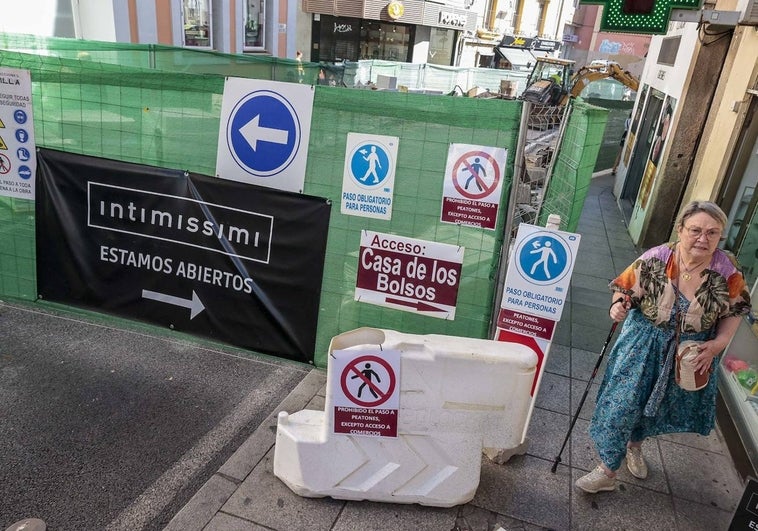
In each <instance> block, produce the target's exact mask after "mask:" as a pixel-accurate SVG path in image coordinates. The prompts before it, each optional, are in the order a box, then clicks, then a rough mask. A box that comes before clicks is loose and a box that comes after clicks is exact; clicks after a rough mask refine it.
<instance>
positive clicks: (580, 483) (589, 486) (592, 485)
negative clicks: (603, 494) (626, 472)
mask: <svg viewBox="0 0 758 531" xmlns="http://www.w3.org/2000/svg"><path fill="white" fill-rule="evenodd" d="M576 486H577V487H579V488H580V489H582V490H583V491H584V492H589V493H590V494H595V493H596V492H600V491H601V490H616V478H615V477H614V478H611V477H608V476H607V475H606V473H605V470H603V467H602V466H600V465H598V466H597V467H595V469H594V470H593V471H592V472H590V473H589V474H585V475H584V476H582V477H580V478H579V479H577V480H576Z"/></svg>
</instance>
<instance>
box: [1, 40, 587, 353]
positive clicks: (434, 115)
mask: <svg viewBox="0 0 758 531" xmlns="http://www.w3.org/2000/svg"><path fill="white" fill-rule="evenodd" d="M79 42H80V43H81V44H82V46H83V48H84V49H86V48H87V42H86V41H79ZM28 51H33V50H31V49H29V50H28ZM38 52H40V51H39V50H38ZM72 53H73V51H72ZM128 53H129V54H131V53H132V52H131V51H129V52H128ZM0 65H2V66H4V67H14V68H22V69H28V70H30V72H31V77H32V94H33V112H34V124H35V137H36V142H37V144H38V145H39V146H44V147H48V148H53V149H59V150H64V151H69V152H74V153H80V154H84V155H90V156H96V157H104V158H112V159H116V160H122V161H126V162H136V163H141V164H148V165H153V166H158V167H165V168H174V169H184V170H188V171H191V172H197V173H203V174H206V175H214V174H215V164H216V146H217V138H218V130H219V121H220V111H221V101H222V95H223V87H224V77H223V75H220V74H196V73H181V72H176V71H163V70H158V69H156V68H152V67H151V68H139V67H129V66H120V65H117V64H109V63H100V62H97V61H93V60H89V59H88V60H81V59H76V58H65V57H61V56H57V55H55V54H46V53H41V52H40V53H21V52H17V51H0ZM520 114H521V102H519V101H509V100H502V99H486V98H453V97H444V96H438V95H428V94H412V93H407V94H403V93H396V92H391V91H370V90H356V89H345V88H339V87H328V86H317V87H316V92H315V100H314V107H313V117H312V126H311V135H310V145H309V152H308V164H307V169H306V176H305V193H307V194H311V195H316V196H320V197H325V198H328V199H330V200H331V201H332V203H333V207H332V214H331V220H330V229H329V235H328V242H327V251H326V258H325V273H324V276H323V280H322V295H321V305H320V315H319V322H318V337H317V347H316V353H315V363H316V365H317V366H321V367H324V366H326V349H327V346H328V343H329V341H330V339H331V338H332V337H333V336H334V335H336V334H338V333H341V332H344V331H346V330H350V329H354V328H356V327H360V326H374V327H381V328H391V329H395V330H398V331H402V332H408V333H419V334H427V333H438V334H449V335H457V336H464V337H476V338H483V337H486V335H487V330H488V326H489V321H490V318H491V311H492V306H493V298H494V290H495V279H496V276H497V270H498V267H499V263H498V261H499V256H500V248H501V246H502V241H503V237H502V233H503V226H504V221H505V220H504V217H505V213H506V211H507V204H506V200H505V199H503V200H502V201H501V210H500V212H501V213H502V215H501V216H500V217H499V220H498V225H497V227H496V230H493V231H490V230H484V229H480V228H476V227H470V226H462V225H456V224H445V223H441V222H440V213H441V204H442V189H443V179H444V173H445V166H446V160H447V155H448V150H449V146H450V144H451V143H465V144H474V145H481V146H495V147H504V148H506V149H507V150H508V162H507V164H506V168H505V172H504V176H503V181H504V186H503V197H504V198H507V197H508V192H509V190H510V184H511V181H512V178H513V167H514V160H515V151H516V145H517V140H518V138H517V137H518V127H519V121H520ZM572 122H573V120H572ZM580 122H581V124H583V123H584V122H583V121H580ZM581 124H580V125H581ZM587 125H588V126H590V125H591V124H587ZM569 129H571V128H569ZM350 132H360V133H366V134H377V135H391V136H397V137H399V139H400V140H399V150H398V160H397V168H396V180H395V191H394V200H393V214H392V218H391V219H390V220H377V219H371V218H364V217H355V216H347V215H343V214H340V208H339V205H340V198H341V193H342V177H343V170H344V160H345V156H346V153H345V151H346V137H347V134H348V133H350ZM584 135H585V136H586V133H585V134H584ZM581 136H582V134H579V135H577V134H574V137H575V141H576V142H577V143H576V145H575V146H574V147H572V149H573V151H572V157H574V158H576V157H578V158H580V159H581V160H582V161H584V160H585V159H586V157H585V156H584V155H583V154H582V153H583V150H584V148H583V144H582V140H581V138H580V137H581ZM595 155H596V152H595ZM593 161H594V159H593ZM586 167H587V164H585V165H583V166H581V169H582V170H584V169H585V168H586ZM578 169H579V168H577V170H578ZM577 175H578V171H573V172H568V171H567V172H566V175H565V180H566V181H567V182H566V184H565V186H569V185H570V183H569V182H568V181H570V180H571V178H572V177H573V178H576V177H577ZM31 203H32V202H30V201H26V200H16V199H11V198H4V197H3V198H0V221H2V224H1V225H0V296H3V297H11V298H18V299H25V300H31V301H33V300H36V277H35V215H34V205H33V204H31ZM580 208H581V205H579V209H580ZM576 209H577V205H574V204H565V205H564V204H562V203H561V204H557V203H556V204H555V205H551V210H550V212H551V213H552V212H555V213H559V214H561V215H562V216H564V217H570V216H571V215H572V212H573V211H575V210H576ZM364 230H370V231H376V232H381V233H388V234H395V235H399V236H404V237H410V238H417V239H421V240H428V241H432V242H439V243H446V244H451V245H455V246H459V247H464V248H465V253H464V259H463V260H464V261H463V269H462V279H461V282H460V285H459V288H458V289H459V291H458V299H457V306H456V315H455V319H454V320H444V319H437V318H432V317H427V316H423V315H418V314H415V313H410V312H401V311H397V310H394V309H388V308H385V307H380V306H374V305H370V304H365V303H362V302H358V301H355V300H354V293H355V284H356V273H357V260H358V251H359V247H360V235H361V231H364ZM114 319H115V318H114Z"/></svg>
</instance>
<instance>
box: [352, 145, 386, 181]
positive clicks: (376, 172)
mask: <svg viewBox="0 0 758 531" xmlns="http://www.w3.org/2000/svg"><path fill="white" fill-rule="evenodd" d="M391 169H392V168H391V167H390V158H389V156H388V155H387V151H386V150H385V149H384V146H382V145H381V144H377V143H374V142H366V143H363V144H361V145H360V146H358V148H357V149H356V150H355V151H354V152H353V157H352V159H351V160H350V172H351V174H352V176H353V179H355V182H356V183H357V184H358V185H363V186H370V187H379V186H381V185H382V183H383V182H384V181H385V179H386V178H387V175H389V173H390V170H391Z"/></svg>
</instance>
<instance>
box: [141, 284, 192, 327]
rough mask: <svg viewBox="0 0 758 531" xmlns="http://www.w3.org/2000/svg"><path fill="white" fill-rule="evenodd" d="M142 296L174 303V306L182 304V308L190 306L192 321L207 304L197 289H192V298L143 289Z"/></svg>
mask: <svg viewBox="0 0 758 531" xmlns="http://www.w3.org/2000/svg"><path fill="white" fill-rule="evenodd" d="M142 298H143V299H152V300H154V301H158V302H165V303H166V304H173V305H174V306H180V307H182V308H189V309H190V321H191V320H192V319H194V318H195V317H196V316H197V314H199V313H200V312H202V311H203V310H205V306H204V305H203V302H202V301H201V300H200V297H198V296H197V293H195V290H192V299H182V298H180V297H174V296H173V295H166V294H165V293H158V292H157V291H150V290H147V289H143V290H142Z"/></svg>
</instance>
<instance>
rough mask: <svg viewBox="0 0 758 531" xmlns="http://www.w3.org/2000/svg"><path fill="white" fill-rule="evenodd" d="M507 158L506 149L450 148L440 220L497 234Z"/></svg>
mask: <svg viewBox="0 0 758 531" xmlns="http://www.w3.org/2000/svg"><path fill="white" fill-rule="evenodd" d="M507 154H508V152H507V150H505V149H503V148H496V147H486V146H472V145H469V144H450V149H449V150H448V156H447V167H446V169H445V181H444V187H443V194H442V195H443V197H442V215H441V218H440V220H441V221H443V222H445V223H457V224H460V225H472V226H475V227H482V228H484V229H489V230H494V229H495V226H496V225H497V213H498V210H499V206H500V196H501V192H502V189H503V171H504V168H505V161H506V158H507Z"/></svg>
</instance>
